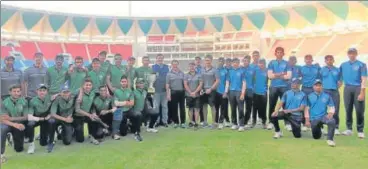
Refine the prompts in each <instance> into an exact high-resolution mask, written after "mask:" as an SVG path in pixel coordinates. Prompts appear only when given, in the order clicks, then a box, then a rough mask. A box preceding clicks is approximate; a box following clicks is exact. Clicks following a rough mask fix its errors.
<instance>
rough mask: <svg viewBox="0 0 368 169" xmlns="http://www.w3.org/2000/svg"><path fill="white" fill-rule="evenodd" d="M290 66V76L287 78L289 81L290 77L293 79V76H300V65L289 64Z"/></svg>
mask: <svg viewBox="0 0 368 169" xmlns="http://www.w3.org/2000/svg"><path fill="white" fill-rule="evenodd" d="M289 67H290V71H291V78H290V80H289V82H291V79H294V78H297V79H298V78H300V77H301V72H300V69H301V66H299V65H294V66H289Z"/></svg>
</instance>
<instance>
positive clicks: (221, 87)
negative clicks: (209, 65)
mask: <svg viewBox="0 0 368 169" xmlns="http://www.w3.org/2000/svg"><path fill="white" fill-rule="evenodd" d="M217 74H218V75H217V76H218V77H219V80H220V81H219V84H218V86H217V89H216V91H217V92H218V93H220V94H224V92H225V85H226V78H227V74H228V70H227V69H226V68H225V67H221V68H218V69H217Z"/></svg>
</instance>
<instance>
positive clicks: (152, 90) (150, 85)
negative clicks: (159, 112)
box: [146, 73, 157, 93]
mask: <svg viewBox="0 0 368 169" xmlns="http://www.w3.org/2000/svg"><path fill="white" fill-rule="evenodd" d="M147 76H148V77H147ZM147 76H146V77H147V78H146V80H148V89H147V92H148V93H155V88H154V87H153V83H155V81H156V76H157V75H156V73H151V74H147Z"/></svg>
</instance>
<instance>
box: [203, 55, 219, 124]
mask: <svg viewBox="0 0 368 169" xmlns="http://www.w3.org/2000/svg"><path fill="white" fill-rule="evenodd" d="M212 60H213V58H212V56H211V55H207V56H206V57H205V66H204V68H203V70H202V80H203V95H202V105H203V118H204V126H206V125H207V115H208V105H209V107H210V109H211V111H212V123H213V124H212V128H214V127H216V119H215V118H216V114H217V112H216V108H215V97H216V88H217V85H218V83H219V77H218V74H217V71H216V68H214V67H213V66H212Z"/></svg>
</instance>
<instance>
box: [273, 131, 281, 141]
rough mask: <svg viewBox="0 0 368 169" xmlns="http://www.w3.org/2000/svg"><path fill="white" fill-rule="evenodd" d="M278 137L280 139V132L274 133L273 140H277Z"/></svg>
mask: <svg viewBox="0 0 368 169" xmlns="http://www.w3.org/2000/svg"><path fill="white" fill-rule="evenodd" d="M280 137H282V132H281V131H279V132H275V135H273V138H274V139H278V138H280Z"/></svg>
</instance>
